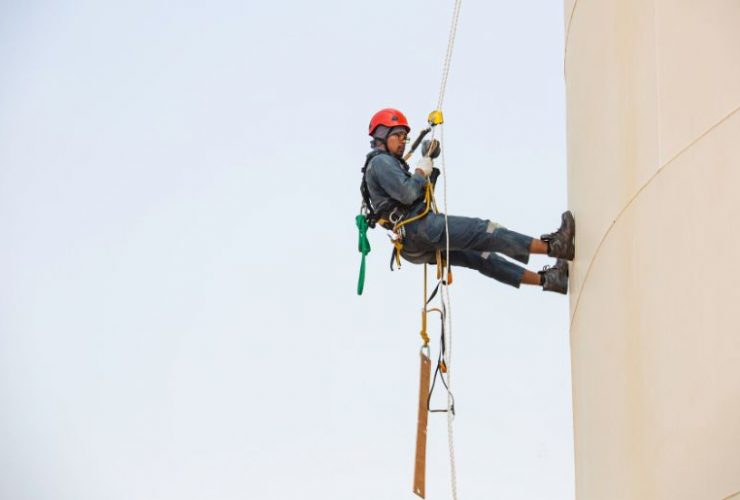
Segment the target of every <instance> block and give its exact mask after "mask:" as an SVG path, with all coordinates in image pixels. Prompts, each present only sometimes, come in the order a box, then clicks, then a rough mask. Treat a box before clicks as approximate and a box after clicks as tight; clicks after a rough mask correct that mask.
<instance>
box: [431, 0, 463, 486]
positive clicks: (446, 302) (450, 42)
mask: <svg viewBox="0 0 740 500" xmlns="http://www.w3.org/2000/svg"><path fill="white" fill-rule="evenodd" d="M461 7H462V0H455V7H454V9H453V12H452V22H451V23H450V33H449V36H448V38H447V53H446V54H445V59H444V64H443V67H442V81H441V83H440V86H439V98H438V99H437V110H439V111H442V105H443V103H444V98H445V90H446V89H447V79H448V77H449V74H450V63H451V62H452V51H453V49H454V47H455V36H456V35H457V25H458V21H459V19H460V8H461ZM439 126H440V127H441V128H440V144H442V143H444V125H443V124H440V125H439ZM432 139H434V131H433V132H432ZM440 159H441V162H440V164H441V167H442V168H441V171H442V178H443V188H444V189H443V194H444V199H445V200H444V214H445V258H446V260H447V263H446V264H447V265H446V276H443V278H442V288H441V292H442V293H441V300H442V304H443V308H444V310H445V313H446V314H445V321H447V328H445V332H446V335H447V339H446V344H447V349H446V357H447V359H446V360H444V361H445V363H446V365H447V447H448V449H449V454H450V486H451V489H452V498H453V500H457V499H458V495H457V466H456V463H455V439H454V432H453V426H452V423H453V421H454V419H455V415H454V413H453V411H452V409H453V404H454V402H453V397H452V382H451V374H452V314H451V313H452V309H451V304H450V292H449V289H448V288H447V287H448V285H449V283H448V280H449V277H450V227H449V222H448V218H447V214H449V210H448V207H447V171H446V169H445V154H444V149H442V150H441V152H440Z"/></svg>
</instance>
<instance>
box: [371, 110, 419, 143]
mask: <svg viewBox="0 0 740 500" xmlns="http://www.w3.org/2000/svg"><path fill="white" fill-rule="evenodd" d="M379 125H384V126H386V127H388V128H393V127H406V129H407V130H408V131H409V132H410V131H411V127H409V121H408V120H407V119H406V116H405V115H404V114H403V113H401V112H400V111H398V110H397V109H393V108H385V109H381V110H380V111H378V112H377V113H375V114H374V115H373V117H372V118H371V119H370V126H369V127H368V131H367V133H368V134H369V135H370V136H372V135H373V133H374V132H375V129H376V128H378V126H379Z"/></svg>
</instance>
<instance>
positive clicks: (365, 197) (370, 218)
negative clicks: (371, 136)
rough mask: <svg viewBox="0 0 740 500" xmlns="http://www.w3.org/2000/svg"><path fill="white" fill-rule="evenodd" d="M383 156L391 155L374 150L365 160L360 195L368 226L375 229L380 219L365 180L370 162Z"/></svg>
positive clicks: (380, 150)
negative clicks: (374, 208)
mask: <svg viewBox="0 0 740 500" xmlns="http://www.w3.org/2000/svg"><path fill="white" fill-rule="evenodd" d="M383 154H390V153H388V152H387V151H383V150H382V149H374V150H372V151H370V152H369V153H368V154H367V158H365V164H364V165H363V166H362V183H361V184H360V193H362V208H363V212H365V218H367V224H368V226H369V227H371V228H372V227H375V223H376V222H378V219H379V218H380V217H379V215H378V214H376V213H375V211H374V210H373V205H372V203H371V202H370V190H368V188H367V180H366V179H365V175H366V174H367V167H368V166H369V165H370V162H371V161H373V158H375V157H376V156H380V155H383Z"/></svg>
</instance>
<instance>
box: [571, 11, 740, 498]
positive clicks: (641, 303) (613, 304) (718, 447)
mask: <svg viewBox="0 0 740 500" xmlns="http://www.w3.org/2000/svg"><path fill="white" fill-rule="evenodd" d="M565 20H566V23H567V26H566V52H565V73H566V88H567V115H568V124H567V126H568V197H569V206H570V208H571V209H572V210H573V212H574V214H575V216H576V220H577V227H578V234H577V238H576V245H577V247H576V248H577V253H576V260H575V262H574V263H573V266H572V271H571V296H570V300H571V302H570V308H571V331H570V340H571V350H572V372H573V405H574V428H575V455H576V497H577V499H578V500H609V499H614V500H632V499H646V500H656V499H686V500H696V499H709V500H715V499H716V500H723V499H728V498H733V499H735V498H737V499H738V500H740V272H738V269H740V266H738V261H740V108H739V107H740V1H738V0H701V1H696V0H566V1H565Z"/></svg>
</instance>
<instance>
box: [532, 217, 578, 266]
mask: <svg viewBox="0 0 740 500" xmlns="http://www.w3.org/2000/svg"><path fill="white" fill-rule="evenodd" d="M575 238H576V220H575V219H574V218H573V214H572V213H571V212H570V210H568V211H566V212H563V222H562V223H561V224H560V228H559V229H558V230H557V231H555V232H554V233H549V234H543V235H542V236H540V239H541V240H542V241H544V242H545V243H547V255H549V256H550V257H556V258H558V259H566V260H573V257H575V255H576V244H575Z"/></svg>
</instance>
